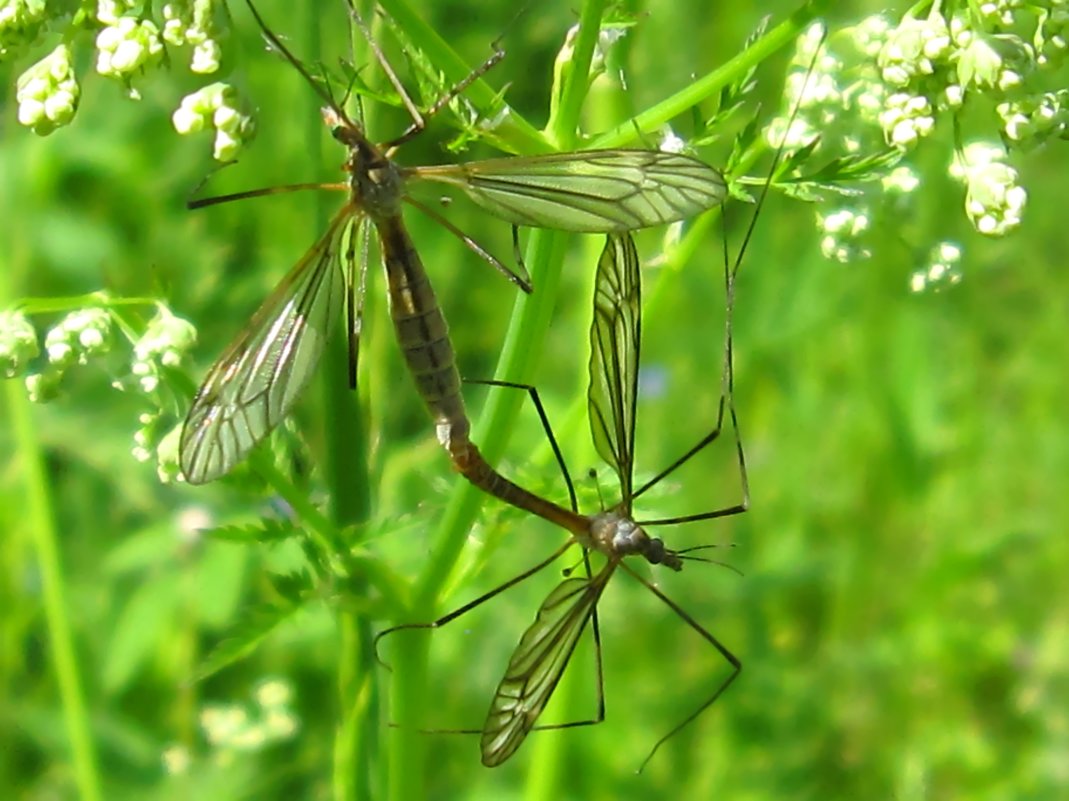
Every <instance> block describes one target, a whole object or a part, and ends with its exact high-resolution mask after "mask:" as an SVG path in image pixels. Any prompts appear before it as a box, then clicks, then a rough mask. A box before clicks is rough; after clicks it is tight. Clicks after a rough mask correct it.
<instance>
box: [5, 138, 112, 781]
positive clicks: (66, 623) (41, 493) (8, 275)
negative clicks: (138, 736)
mask: <svg viewBox="0 0 1069 801" xmlns="http://www.w3.org/2000/svg"><path fill="white" fill-rule="evenodd" d="M8 127H10V126H8ZM7 133H9V134H10V133H11V131H7ZM12 163H13V164H16V163H19V162H18V161H17V160H12ZM20 177H24V176H18V175H12V176H10V180H11V183H12V185H13V186H16V187H17V186H21V185H23V184H24V181H20ZM0 200H6V194H3V193H0ZM4 205H5V206H8V204H7V203H5V204H4ZM10 211H11V209H10V207H9V206H8V208H0V219H3V220H4V221H5V222H6V221H14V220H15V219H16V217H15V216H13V215H12V214H10V213H8V212H10ZM11 224H12V225H13V224H15V223H13V222H12V223H11ZM7 227H8V234H7V236H5V237H4V241H5V242H8V243H14V245H13V246H12V247H9V248H8V250H7V253H6V254H5V255H6V257H7V261H6V263H4V264H0V309H3V308H7V307H8V305H9V304H10V302H11V297H12V296H13V295H16V294H17V289H16V288H15V287H13V286H12V284H13V283H14V281H15V277H16V276H17V275H19V274H20V272H21V270H20V268H23V269H24V268H25V265H26V263H27V262H26V261H25V254H24V253H22V252H20V250H21V249H20V248H19V247H18V244H19V243H21V242H22V241H24V240H25V237H20V236H15V235H14V233H15V232H14V231H12V230H10V226H7ZM2 383H3V385H4V389H3V392H4V396H5V398H4V404H3V405H4V407H5V408H6V411H7V412H8V414H7V415H6V419H5V423H4V428H5V429H6V433H7V434H8V436H9V437H10V438H11V440H12V442H13V445H14V447H15V453H16V457H15V458H16V460H17V461H18V462H20V463H21V465H20V466H21V469H17V470H15V471H12V475H15V474H17V475H19V476H20V477H21V479H22V486H23V490H22V493H21V499H22V506H21V512H22V514H21V519H22V520H23V521H24V525H25V526H26V528H27V530H28V532H29V535H30V539H31V543H32V547H33V550H34V554H35V556H36V558H37V567H38V569H39V570H40V573H41V599H42V601H43V603H44V613H45V620H46V621H47V625H48V642H49V647H50V649H51V653H50V656H51V664H52V667H53V670H54V672H55V678H56V685H57V686H58V688H59V695H60V698H61V699H62V703H63V720H64V723H65V725H66V730H67V737H68V740H69V747H70V755H71V760H72V763H73V765H72V773H73V776H74V782H75V784H76V785H77V787H78V797H79V798H80V799H82V801H99V799H100V798H102V794H101V789H100V773H99V769H98V766H97V755H96V744H95V742H94V740H93V734H92V731H91V728H90V722H89V713H88V710H87V709H86V701H85V693H84V690H83V687H82V679H81V675H80V672H79V669H78V655H77V652H76V650H75V643H74V634H73V632H72V630H71V621H70V617H69V615H68V606H67V594H66V583H65V581H66V579H65V577H64V574H63V563H62V559H61V556H60V549H59V544H58V537H57V532H56V523H55V517H54V514H53V504H52V494H51V484H50V481H49V477H48V474H47V470H46V468H45V464H44V457H43V455H42V453H41V444H40V438H39V437H38V436H37V428H36V426H35V424H34V417H33V412H32V409H31V406H32V405H31V403H30V401H29V399H28V398H27V397H26V389H25V387H24V386H23V383H22V381H19V380H6V381H3V382H2ZM13 494H14V492H13Z"/></svg>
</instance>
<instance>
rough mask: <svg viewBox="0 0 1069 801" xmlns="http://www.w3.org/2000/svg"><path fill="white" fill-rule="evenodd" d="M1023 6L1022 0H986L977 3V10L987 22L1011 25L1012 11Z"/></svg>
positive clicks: (1012, 19) (1012, 20)
mask: <svg viewBox="0 0 1069 801" xmlns="http://www.w3.org/2000/svg"><path fill="white" fill-rule="evenodd" d="M1022 6H1024V3H1023V2H1022V0H995V2H991V0H987V2H982V3H980V4H979V6H978V8H977V10H978V11H979V13H980V15H981V16H982V17H984V18H985V19H986V20H987V21H988V22H991V23H994V24H996V25H998V24H1001V25H1012V24H1013V22H1014V16H1013V12H1014V10H1015V9H1018V8H1021V7H1022Z"/></svg>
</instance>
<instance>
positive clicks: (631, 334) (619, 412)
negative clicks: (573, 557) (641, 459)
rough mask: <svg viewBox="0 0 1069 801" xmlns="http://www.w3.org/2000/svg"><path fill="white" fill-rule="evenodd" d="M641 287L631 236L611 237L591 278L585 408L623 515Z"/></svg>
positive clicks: (628, 499) (632, 451)
mask: <svg viewBox="0 0 1069 801" xmlns="http://www.w3.org/2000/svg"><path fill="white" fill-rule="evenodd" d="M641 285H642V281H641V276H640V274H639V263H638V253H637V251H636V250H635V243H634V241H633V240H632V238H631V235H630V234H610V235H609V236H608V237H606V241H605V249H604V250H603V251H602V252H601V258H600V259H598V270H597V275H596V277H595V279H594V319H593V322H592V323H591V325H590V389H589V391H588V393H587V408H588V416H589V417H590V434H591V436H592V437H593V439H594V447H595V448H597V451H598V453H599V454H601V458H602V459H604V460H605V461H606V462H608V463H609V464H610V465H612V467H613V469H614V470H616V475H617V476H618V477H619V479H620V492H621V497H622V499H623V503H624V504H625V506H626V510H627V511H630V508H631V474H632V467H633V465H634V455H635V402H636V399H637V395H638V360H639V349H640V344H641V339H642V331H641V326H642V310H641V302H642V298H641Z"/></svg>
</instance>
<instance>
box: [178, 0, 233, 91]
mask: <svg viewBox="0 0 1069 801" xmlns="http://www.w3.org/2000/svg"><path fill="white" fill-rule="evenodd" d="M216 3H217V0H172V2H170V3H165V4H164V6H163V19H164V23H163V39H164V41H166V42H167V43H168V44H172V45H174V46H175V47H181V46H182V45H187V44H189V45H192V46H193V54H192V56H191V57H190V60H189V69H190V70H191V71H193V72H195V73H198V74H199V75H210V74H212V73H213V72H216V71H217V70H218V69H219V61H220V59H221V58H222V47H221V46H220V44H219V39H220V38H221V36H222V32H223V31H222V29H221V28H220V26H219V25H218V24H217V23H216V18H215V6H216Z"/></svg>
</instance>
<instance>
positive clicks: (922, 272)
mask: <svg viewBox="0 0 1069 801" xmlns="http://www.w3.org/2000/svg"><path fill="white" fill-rule="evenodd" d="M960 265H961V248H960V247H958V245H956V244H955V243H953V242H939V243H938V244H936V246H935V247H933V248H932V250H931V253H929V254H928V264H926V265H925V266H924V267H922V268H921V269H919V270H916V271H914V273H913V275H912V277H911V278H910V289H912V290H913V291H914V292H924V291H925V290H928V289H931V290H935V291H939V290H940V289H943V288H944V287H946V286H952V285H954V284H957V283H960V282H961V266H960Z"/></svg>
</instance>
